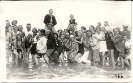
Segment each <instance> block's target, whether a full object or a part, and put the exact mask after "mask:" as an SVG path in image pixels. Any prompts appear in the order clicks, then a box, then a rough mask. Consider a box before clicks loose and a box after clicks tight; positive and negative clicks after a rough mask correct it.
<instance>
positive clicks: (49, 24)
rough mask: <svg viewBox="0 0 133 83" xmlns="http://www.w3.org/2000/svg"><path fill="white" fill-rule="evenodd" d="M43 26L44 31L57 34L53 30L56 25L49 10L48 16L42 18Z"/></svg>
mask: <svg viewBox="0 0 133 83" xmlns="http://www.w3.org/2000/svg"><path fill="white" fill-rule="evenodd" d="M43 22H44V24H45V30H46V31H49V30H50V31H52V32H53V33H57V32H56V30H55V27H54V26H55V25H56V24H57V22H56V18H55V16H54V15H53V9H50V10H49V14H47V15H46V16H45V18H44V21H43Z"/></svg>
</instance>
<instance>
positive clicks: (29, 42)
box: [24, 34, 32, 63]
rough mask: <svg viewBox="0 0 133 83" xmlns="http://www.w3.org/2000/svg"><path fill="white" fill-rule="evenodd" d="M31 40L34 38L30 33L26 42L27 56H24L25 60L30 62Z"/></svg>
mask: <svg viewBox="0 0 133 83" xmlns="http://www.w3.org/2000/svg"><path fill="white" fill-rule="evenodd" d="M31 40H32V34H28V36H26V38H25V40H24V42H25V52H26V54H25V56H24V62H25V63H28V62H29V54H30V49H31Z"/></svg>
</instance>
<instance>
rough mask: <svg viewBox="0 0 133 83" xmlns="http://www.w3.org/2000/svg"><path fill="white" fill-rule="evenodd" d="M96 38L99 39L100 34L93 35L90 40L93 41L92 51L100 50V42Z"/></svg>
mask: <svg viewBox="0 0 133 83" xmlns="http://www.w3.org/2000/svg"><path fill="white" fill-rule="evenodd" d="M94 36H95V37H97V36H98V34H95V35H92V37H91V38H90V41H91V47H92V49H93V50H96V49H99V48H100V46H99V41H98V40H97V39H96V38H95V37H94Z"/></svg>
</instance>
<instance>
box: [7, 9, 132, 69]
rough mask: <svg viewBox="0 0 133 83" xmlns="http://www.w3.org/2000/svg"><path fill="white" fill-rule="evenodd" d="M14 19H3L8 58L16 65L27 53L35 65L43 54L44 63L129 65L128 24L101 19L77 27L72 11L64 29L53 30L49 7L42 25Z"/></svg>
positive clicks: (53, 24)
mask: <svg viewBox="0 0 133 83" xmlns="http://www.w3.org/2000/svg"><path fill="white" fill-rule="evenodd" d="M17 22H18V21H17V20H14V21H12V22H11V23H10V21H9V20H6V26H5V34H6V54H7V62H8V63H9V58H10V57H11V58H12V63H13V64H15V65H19V64H22V63H28V62H29V55H30V54H31V56H32V61H33V63H34V64H35V65H38V64H39V60H40V58H43V59H44V61H45V63H46V64H48V65H49V64H53V63H54V64H58V63H59V64H60V65H64V63H66V62H67V63H84V64H85V63H89V64H91V66H103V67H105V66H112V68H113V69H116V67H118V66H120V67H121V68H124V67H125V66H126V67H131V53H130V50H131V41H130V31H129V30H128V26H123V31H121V30H120V28H119V27H116V28H113V27H110V26H109V23H108V22H107V21H105V22H104V26H101V25H102V24H101V23H100V22H98V23H97V25H96V27H94V26H93V25H90V26H89V28H86V27H84V26H82V27H81V29H80V30H77V22H76V20H75V18H74V15H72V14H71V15H70V20H69V25H68V27H67V28H66V29H64V30H61V29H60V30H58V31H56V29H55V27H54V26H55V25H56V24H57V21H56V18H55V16H54V15H53V10H52V9H50V10H49V14H47V15H46V16H45V18H44V21H43V22H44V24H45V28H44V29H39V28H38V29H37V28H35V27H34V28H33V29H31V24H27V25H26V30H23V26H22V25H17Z"/></svg>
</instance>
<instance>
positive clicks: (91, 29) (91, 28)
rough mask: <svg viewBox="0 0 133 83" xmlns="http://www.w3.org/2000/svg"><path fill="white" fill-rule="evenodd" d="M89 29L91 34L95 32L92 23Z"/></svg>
mask: <svg viewBox="0 0 133 83" xmlns="http://www.w3.org/2000/svg"><path fill="white" fill-rule="evenodd" d="M89 30H90V31H91V32H92V34H95V27H94V26H93V25H90V26H89Z"/></svg>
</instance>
